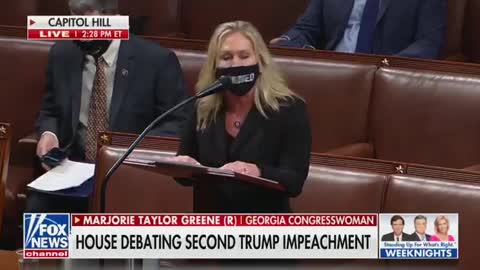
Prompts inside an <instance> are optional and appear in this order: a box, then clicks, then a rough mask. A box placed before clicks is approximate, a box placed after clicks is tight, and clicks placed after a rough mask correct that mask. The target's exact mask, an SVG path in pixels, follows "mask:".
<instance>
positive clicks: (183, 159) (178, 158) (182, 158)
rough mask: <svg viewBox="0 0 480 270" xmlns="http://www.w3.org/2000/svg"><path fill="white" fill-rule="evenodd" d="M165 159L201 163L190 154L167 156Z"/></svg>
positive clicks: (194, 163)
mask: <svg viewBox="0 0 480 270" xmlns="http://www.w3.org/2000/svg"><path fill="white" fill-rule="evenodd" d="M167 160H169V161H174V162H180V163H188V164H193V165H202V164H200V162H198V161H197V160H196V159H194V158H192V157H190V156H175V157H168V158H167Z"/></svg>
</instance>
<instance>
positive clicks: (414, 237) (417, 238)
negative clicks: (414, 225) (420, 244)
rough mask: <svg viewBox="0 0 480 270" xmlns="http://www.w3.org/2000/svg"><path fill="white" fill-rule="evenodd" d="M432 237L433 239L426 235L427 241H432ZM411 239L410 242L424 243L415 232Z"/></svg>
mask: <svg viewBox="0 0 480 270" xmlns="http://www.w3.org/2000/svg"><path fill="white" fill-rule="evenodd" d="M430 237H431V235H430V234H425V238H426V239H425V241H430ZM410 238H411V239H412V240H410V241H422V240H420V237H419V236H418V235H417V234H416V233H415V232H414V233H412V234H411V235H410Z"/></svg>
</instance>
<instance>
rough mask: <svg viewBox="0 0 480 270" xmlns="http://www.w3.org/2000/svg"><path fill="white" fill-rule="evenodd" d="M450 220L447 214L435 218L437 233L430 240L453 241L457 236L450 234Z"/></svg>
mask: <svg viewBox="0 0 480 270" xmlns="http://www.w3.org/2000/svg"><path fill="white" fill-rule="evenodd" d="M449 229H450V221H449V220H448V218H447V217H446V216H439V217H437V218H436V219H435V235H432V237H430V241H441V242H447V241H448V242H453V241H455V238H453V236H451V235H449V234H448V230H449Z"/></svg>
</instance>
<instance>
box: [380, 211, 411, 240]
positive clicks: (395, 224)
mask: <svg viewBox="0 0 480 270" xmlns="http://www.w3.org/2000/svg"><path fill="white" fill-rule="evenodd" d="M390 225H392V230H393V232H391V233H387V234H385V235H383V236H382V241H391V242H393V241H395V242H401V241H412V240H411V236H410V235H408V234H406V233H404V232H403V227H404V226H405V220H404V219H403V217H402V216H399V215H395V216H393V217H392V218H391V219H390Z"/></svg>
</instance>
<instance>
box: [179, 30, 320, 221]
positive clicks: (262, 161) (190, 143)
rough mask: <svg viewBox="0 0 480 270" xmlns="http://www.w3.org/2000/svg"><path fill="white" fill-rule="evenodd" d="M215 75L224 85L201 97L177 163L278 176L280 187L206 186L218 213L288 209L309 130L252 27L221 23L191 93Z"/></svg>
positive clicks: (298, 185) (301, 106)
mask: <svg viewBox="0 0 480 270" xmlns="http://www.w3.org/2000/svg"><path fill="white" fill-rule="evenodd" d="M222 75H230V76H233V77H234V78H235V80H234V82H235V84H233V85H232V86H231V87H229V88H228V89H227V90H226V91H224V92H223V93H217V94H215V95H213V96H209V97H207V98H204V99H202V100H200V101H199V102H198V103H197V104H196V107H195V110H194V114H193V115H192V116H191V119H190V121H189V123H188V124H187V128H186V129H185V131H184V134H183V136H182V142H181V146H180V150H179V153H178V155H179V156H178V157H176V158H175V160H177V161H181V162H189V163H194V164H202V165H205V166H210V167H219V168H223V169H227V170H232V171H235V172H239V173H243V174H248V175H251V176H260V177H264V178H268V179H272V180H275V181H278V182H279V183H280V184H281V185H283V186H284V187H285V189H286V192H285V193H283V192H277V191H271V190H267V189H263V188H259V187H255V186H253V185H249V184H241V183H222V184H218V185H217V186H214V187H212V189H213V190H212V191H213V193H214V196H213V197H214V198H212V199H213V200H214V201H215V205H216V207H217V209H216V211H218V212H237V213H251V212H264V213H275V212H289V211H291V210H290V205H289V197H291V196H297V195H299V194H300V193H301V191H302V187H303V183H304V181H305V179H306V177H307V174H308V168H309V160H310V147H311V134H310V125H309V120H308V116H307V109H306V105H305V102H304V101H303V100H302V99H301V98H300V97H298V96H297V95H296V94H295V93H294V92H293V91H292V90H290V89H289V88H288V86H287V84H286V82H285V80H284V78H283V77H282V75H281V74H280V73H279V71H278V70H277V67H276V66H275V64H274V63H273V60H272V57H271V55H270V53H269V51H268V49H267V46H266V44H265V43H264V41H263V39H262V37H261V36H260V34H259V33H258V31H257V30H256V29H255V27H254V26H253V25H251V24H250V23H248V22H243V21H236V22H229V23H224V24H221V25H220V26H218V27H217V29H216V30H215V32H214V34H213V37H212V38H211V41H210V44H209V48H208V57H207V60H206V62H205V64H204V66H203V68H202V70H201V72H200V76H199V80H198V83H197V90H200V89H203V88H205V87H206V86H208V85H210V84H211V83H213V82H214V81H215V80H216V79H217V78H219V77H220V76H222Z"/></svg>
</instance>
